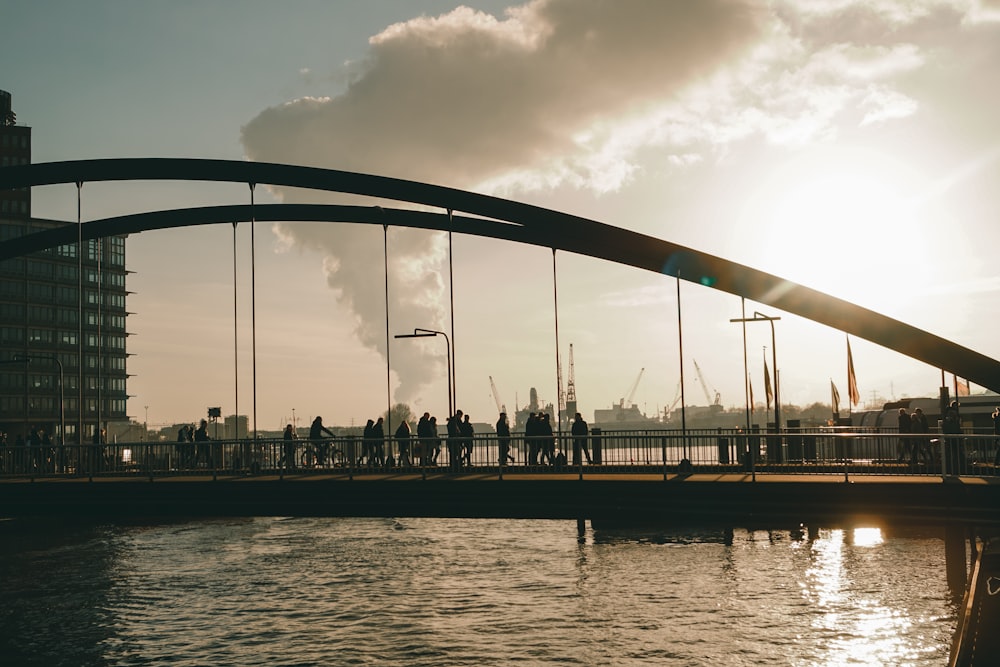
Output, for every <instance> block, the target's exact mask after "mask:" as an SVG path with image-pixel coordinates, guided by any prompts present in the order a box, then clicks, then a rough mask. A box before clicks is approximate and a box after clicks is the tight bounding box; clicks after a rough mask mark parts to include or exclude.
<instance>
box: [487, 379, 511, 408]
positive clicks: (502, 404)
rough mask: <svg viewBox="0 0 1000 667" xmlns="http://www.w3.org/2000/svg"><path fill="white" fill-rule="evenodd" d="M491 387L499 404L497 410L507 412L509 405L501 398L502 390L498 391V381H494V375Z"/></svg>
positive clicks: (494, 398)
mask: <svg viewBox="0 0 1000 667" xmlns="http://www.w3.org/2000/svg"><path fill="white" fill-rule="evenodd" d="M490 389H491V390H493V400H494V401H496V404H497V412H502V413H504V414H506V413H507V405H506V404H505V403H504V402H503V401H501V400H500V392H498V391H497V385H496V382H494V381H493V376H492V375H491V376H490Z"/></svg>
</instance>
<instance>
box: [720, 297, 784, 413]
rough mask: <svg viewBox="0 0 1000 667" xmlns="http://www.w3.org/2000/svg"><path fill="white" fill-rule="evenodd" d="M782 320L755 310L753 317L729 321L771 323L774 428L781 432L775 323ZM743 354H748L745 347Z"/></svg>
mask: <svg viewBox="0 0 1000 667" xmlns="http://www.w3.org/2000/svg"><path fill="white" fill-rule="evenodd" d="M780 319H781V318H780V317H770V316H768V315H765V314H763V313H760V312H757V311H756V310H755V311H754V312H753V317H736V318H733V319H731V320H729V321H730V322H769V323H770V324H771V366H772V367H773V368H774V427H775V429H776V430H778V431H780V430H781V398H780V394H779V393H778V348H777V347H776V346H775V338H774V323H775V321H776V320H780ZM744 345H745V343H744ZM743 354H744V355H745V354H746V348H745V347H744V350H743Z"/></svg>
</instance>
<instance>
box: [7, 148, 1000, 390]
mask: <svg viewBox="0 0 1000 667" xmlns="http://www.w3.org/2000/svg"><path fill="white" fill-rule="evenodd" d="M133 180H178V181H215V182H231V183H248V184H267V185H275V186H286V187H297V188H306V189H313V190H322V191H328V192H339V193H344V194H353V195H363V196H368V197H376V198H379V199H386V200H395V201H401V202H409V203H413V204H421V205H424V206H431V207H437V208H440V209H445V210H449V211H461V212H464V213H468V214H471V215H473V216H478V217H454V218H453V219H452V218H451V217H450V216H448V215H445V214H442V213H428V212H423V211H411V210H402V209H395V208H386V207H381V206H371V207H365V206H336V205H304V204H269V205H257V206H255V207H254V209H253V215H254V218H255V219H256V220H257V221H261V222H273V221H323V222H351V223H368V224H379V225H392V226H401V227H419V228H425V229H436V230H442V231H449V230H452V231H455V232H458V233H467V234H474V235H477V236H487V237H492V238H497V239H505V240H508V241H515V242H520V243H527V244H531V245H536V246H541V247H546V248H552V249H555V250H563V251H567V252H573V253H577V254H582V255H588V256H591V257H595V258H598V259H603V260H607V261H611V262H615V263H618V264H624V265H628V266H633V267H636V268H640V269H645V270H648V271H653V272H656V273H661V274H664V275H668V276H674V277H679V278H681V279H683V280H687V281H690V282H695V283H698V284H701V285H705V286H707V287H711V288H713V289H717V290H721V291H724V292H728V293H730V294H733V295H736V296H741V297H746V298H747V299H750V300H752V301H756V302H758V303H761V304H765V305H768V306H772V307H774V308H778V309H780V310H784V311H786V312H789V313H793V314H795V315H799V316H801V317H804V318H806V319H809V320H812V321H814V322H819V323H821V324H825V325H827V326H830V327H832V328H834V329H838V330H840V331H844V332H846V333H848V334H851V335H854V336H857V337H859V338H863V339H865V340H868V341H871V342H873V343H877V344H878V345H881V346H883V347H886V348H888V349H891V350H895V351H897V352H899V353H901V354H904V355H906V356H909V357H911V358H914V359H917V360H919V361H922V362H924V363H927V364H930V365H931V366H933V367H935V368H941V369H945V370H947V371H949V372H952V373H955V374H956V375H959V376H961V377H964V378H967V379H968V380H971V381H972V382H975V383H976V384H979V385H981V386H983V387H986V388H988V389H992V390H993V391H998V392H1000V362H998V361H997V360H995V359H992V358H990V357H987V356H985V355H983V354H980V353H978V352H975V351H974V350H970V349H968V348H966V347H963V346H961V345H957V344H955V343H953V342H951V341H949V340H946V339H944V338H941V337H939V336H936V335H934V334H931V333H929V332H926V331H923V330H921V329H918V328H916V327H913V326H911V325H908V324H906V323H904V322H900V321H898V320H895V319H893V318H890V317H886V316H885V315H882V314H881V313H877V312H875V311H872V310H869V309H866V308H862V307H861V306H858V305H855V304H853V303H850V302H848V301H845V300H843V299H838V298H836V297H833V296H830V295H828V294H824V293H822V292H819V291H817V290H813V289H810V288H808V287H804V286H802V285H799V284H797V283H794V282H791V281H789V280H785V279H783V278H779V277H777V276H775V275H772V274H769V273H765V272H763V271H758V270H756V269H753V268H750V267H747V266H744V265H741V264H738V263H736V262H731V261H728V260H725V259H722V258H719V257H715V256H713V255H709V254H707V253H703V252H700V251H697V250H694V249H691V248H687V247H684V246H681V245H677V244H675V243H671V242H669V241H666V240H663V239H659V238H656V237H652V236H648V235H645V234H640V233H638V232H634V231H630V230H627V229H622V228H619V227H614V226H611V225H608V224H604V223H601V222H597V221H595V220H589V219H587V218H582V217H579V216H574V215H569V214H567V213H561V212H558V211H553V210H550V209H545V208H541V207H537V206H532V205H530V204H524V203H520V202H515V201H512V200H509V199H501V198H498V197H491V196H488V195H482V194H478V193H474V192H468V191H464V190H457V189H454V188H447V187H442V186H437V185H430V184H427V183H420V182H416V181H407V180H402V179H395V178H388V177H385V176H375V175H371V174H360V173H354V172H346V171H337V170H331V169H320V168H316V167H302V166H295V165H284V164H271V163H264V162H240V161H230V160H200V159H182V158H120V159H103V160H79V161H71V162H51V163H41V164H30V165H20V166H15V167H3V168H0V189H12V188H25V187H33V186H37V185H56V184H71V183H80V184H82V183H87V182H95V181H133ZM250 215H251V210H250V206H249V205H236V206H217V207H202V208H189V209H177V210H165V211H156V212H152V213H140V214H134V215H127V216H121V217H115V218H108V219H104V220H95V221H91V222H87V223H85V224H84V225H83V229H82V230H80V231H81V232H82V234H83V238H85V239H90V238H100V237H105V236H111V235H118V234H133V233H138V232H143V231H149V230H153V229H166V228H172V227H186V226H194V225H204V224H218V223H225V222H244V221H249V220H250ZM77 233H78V230H77V229H76V225H75V224H67V227H65V228H61V229H56V230H47V231H42V232H36V233H33V234H28V235H25V236H23V237H20V238H16V239H11V240H8V241H4V242H3V244H0V260H4V259H10V258H13V257H17V256H20V255H24V254H27V253H30V252H35V251H38V250H43V249H45V248H49V247H53V246H57V245H61V244H65V243H72V242H75V241H76V238H77Z"/></svg>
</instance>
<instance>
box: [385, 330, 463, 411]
mask: <svg viewBox="0 0 1000 667" xmlns="http://www.w3.org/2000/svg"><path fill="white" fill-rule="evenodd" d="M434 336H444V345H445V355H446V357H447V359H446V362H447V365H448V368H447V371H448V417H449V418H450V417H451V416H452V415H453V414H454V412H455V411H454V409H453V403H454V401H453V398H452V395H451V341H449V340H448V334H446V333H445V332H443V331H434V330H433V329H414V330H413V333H411V334H396V335H395V336H393V338H433V337H434Z"/></svg>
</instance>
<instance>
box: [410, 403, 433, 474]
mask: <svg viewBox="0 0 1000 667" xmlns="http://www.w3.org/2000/svg"><path fill="white" fill-rule="evenodd" d="M430 429H431V413H429V412H425V413H424V414H422V415H421V416H420V419H418V420H417V442H416V443H415V444H414V445H413V458H414V460H415V461H416V462H417V463H418V464H419V465H425V464H426V463H427V461H428V460H430V456H431V455H430V451H431V435H430Z"/></svg>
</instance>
